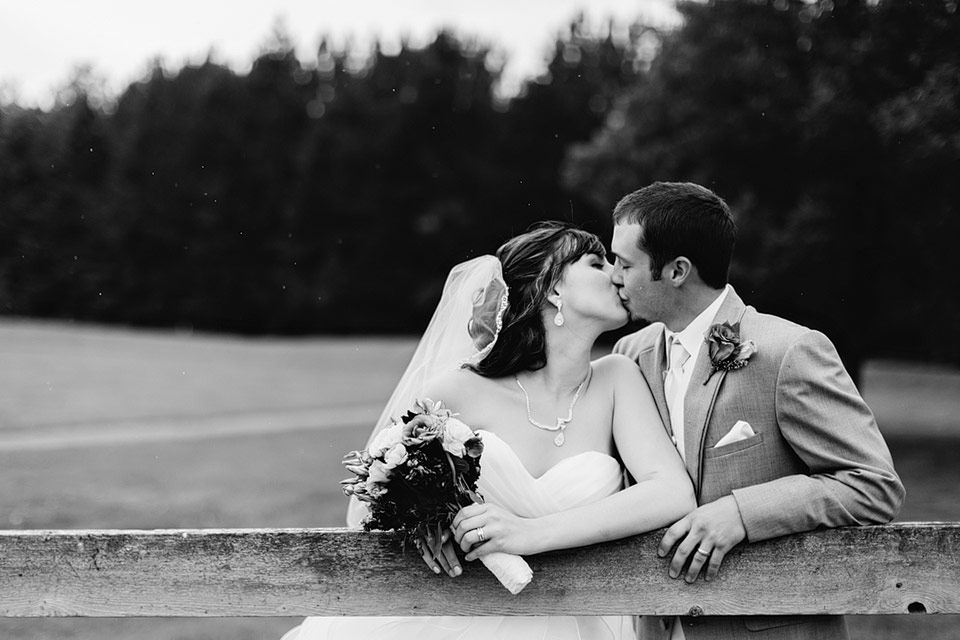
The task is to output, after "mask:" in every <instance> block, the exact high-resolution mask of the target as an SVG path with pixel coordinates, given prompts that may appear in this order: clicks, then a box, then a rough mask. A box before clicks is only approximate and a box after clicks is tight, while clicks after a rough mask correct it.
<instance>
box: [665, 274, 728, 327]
mask: <svg viewBox="0 0 960 640" xmlns="http://www.w3.org/2000/svg"><path fill="white" fill-rule="evenodd" d="M677 293H678V296H677V304H675V305H674V310H675V313H674V314H673V316H672V317H670V318H668V319H667V320H665V321H664V324H665V325H666V326H667V329H670V331H673V332H674V333H677V332H680V331H683V330H684V329H686V328H687V327H688V326H689V325H690V323H691V322H693V321H694V320H695V319H696V317H697V316H699V315H700V314H701V313H703V312H704V310H705V309H706V308H707V307H709V306H710V305H711V304H713V303H714V301H715V300H716V299H717V297H718V296H719V295H720V294H721V293H723V289H713V288H711V287H708V286H706V285H697V286H692V287H690V288H684V289H682V290H680V291H678V292H677Z"/></svg>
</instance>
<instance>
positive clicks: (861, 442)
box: [733, 331, 904, 542]
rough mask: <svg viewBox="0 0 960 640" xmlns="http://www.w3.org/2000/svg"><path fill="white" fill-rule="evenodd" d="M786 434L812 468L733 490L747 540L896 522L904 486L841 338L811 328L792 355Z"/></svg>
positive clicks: (782, 399) (782, 381)
mask: <svg viewBox="0 0 960 640" xmlns="http://www.w3.org/2000/svg"><path fill="white" fill-rule="evenodd" d="M776 414H777V421H778V425H779V427H780V432H781V433H782V435H783V437H784V438H785V439H786V440H787V442H788V443H789V444H790V446H791V447H792V448H793V450H794V452H795V453H796V454H797V455H798V456H799V457H800V458H801V460H803V462H804V463H805V464H806V465H807V467H808V469H809V475H789V476H785V477H783V478H778V479H777V480H773V481H771V482H766V483H763V484H758V485H753V486H749V487H744V488H742V489H736V490H734V491H733V495H734V498H736V500H737V504H738V506H739V508H740V515H741V516H742V518H743V523H744V528H745V529H746V531H747V539H748V540H750V541H751V542H756V541H758V540H766V539H768V538H774V537H777V536H782V535H786V534H789V533H797V532H800V531H809V530H812V529H816V528H818V527H839V526H845V525H864V524H878V523H884V522H889V521H890V520H892V519H893V517H894V516H896V514H897V512H898V511H899V510H900V505H901V504H902V503H903V497H904V490H903V484H902V483H901V482H900V478H899V477H898V476H897V473H896V471H894V468H893V461H892V460H891V458H890V451H889V449H887V445H886V443H885V442H884V440H883V437H882V436H881V435H880V431H879V430H878V429H877V423H876V420H875V419H874V417H873V413H872V412H871V411H870V409H869V407H867V405H866V403H864V401H863V398H861V397H860V394H859V392H858V391H857V389H856V386H855V385H854V384H853V381H852V380H851V379H850V376H849V375H848V374H847V371H846V369H844V367H843V364H842V362H841V361H840V356H839V355H838V354H837V351H836V349H835V348H834V346H833V344H832V343H831V342H830V341H829V340H828V339H827V337H826V336H824V335H823V334H822V333H819V332H816V331H808V332H806V333H804V334H803V335H802V336H801V337H800V338H799V339H798V340H797V341H796V342H795V343H794V344H793V345H791V346H790V348H789V349H788V350H787V352H786V354H785V355H784V359H783V362H782V363H781V366H780V371H779V375H778V379H777V391H776Z"/></svg>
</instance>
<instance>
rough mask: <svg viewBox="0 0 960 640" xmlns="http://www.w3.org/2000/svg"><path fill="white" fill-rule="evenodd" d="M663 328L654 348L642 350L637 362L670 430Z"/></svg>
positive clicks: (661, 417) (664, 422) (662, 418)
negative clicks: (664, 385) (664, 380)
mask: <svg viewBox="0 0 960 640" xmlns="http://www.w3.org/2000/svg"><path fill="white" fill-rule="evenodd" d="M664 341H665V338H664V333H663V330H661V331H660V334H659V335H658V336H657V339H656V343H655V344H654V346H653V348H652V349H647V350H646V351H644V352H642V353H641V354H640V356H639V357H638V358H637V364H639V365H640V370H641V371H642V372H643V375H644V377H645V378H646V379H647V382H648V383H649V384H650V391H651V393H653V399H654V401H655V402H656V403H657V410H658V411H659V412H660V419H661V420H663V424H664V425H666V429H667V432H668V433H669V432H670V412H669V411H667V397H666V394H665V392H664V389H663V376H664V373H665V372H666V370H667V356H666V347H664Z"/></svg>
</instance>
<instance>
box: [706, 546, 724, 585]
mask: <svg viewBox="0 0 960 640" xmlns="http://www.w3.org/2000/svg"><path fill="white" fill-rule="evenodd" d="M725 555H727V554H726V552H724V551H721V550H720V548H719V547H717V548H715V549H714V550H713V553H712V554H711V555H710V564H709V565H708V566H707V572H706V573H705V574H704V576H703V579H704V580H706V581H707V582H710V581H711V580H713V579H714V578H716V577H717V573H718V572H719V571H720V565H721V564H723V558H724V556H725Z"/></svg>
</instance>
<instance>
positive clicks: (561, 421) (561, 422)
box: [513, 371, 590, 447]
mask: <svg viewBox="0 0 960 640" xmlns="http://www.w3.org/2000/svg"><path fill="white" fill-rule="evenodd" d="M589 377H590V371H588V372H587V375H585V376H584V377H583V381H582V382H581V383H580V386H578V387H577V391H576V393H574V394H573V400H571V401H570V408H569V409H567V417H566V418H557V424H556V425H549V424H543V423H542V422H537V421H536V420H534V419H533V414H532V413H531V412H530V395H529V394H527V390H526V389H524V388H523V384H521V382H520V378H519V376H516V375H514V376H513V379H514V380H516V381H517V386H518V387H520V391H522V392H523V399H524V401H525V402H526V404H527V422H529V423H530V424H532V425H533V426H535V427H536V428H538V429H543V430H544V431H558V432H559V433H557V437H556V438H554V439H553V444H555V445H557V446H558V447H560V446H563V441H564V437H563V430H564V429H566V428H567V424H568V423H569V422H570V421H571V420H573V407H574V405H576V404H577V400H579V399H580V392H581V391H583V385H585V384H587V378H589Z"/></svg>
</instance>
